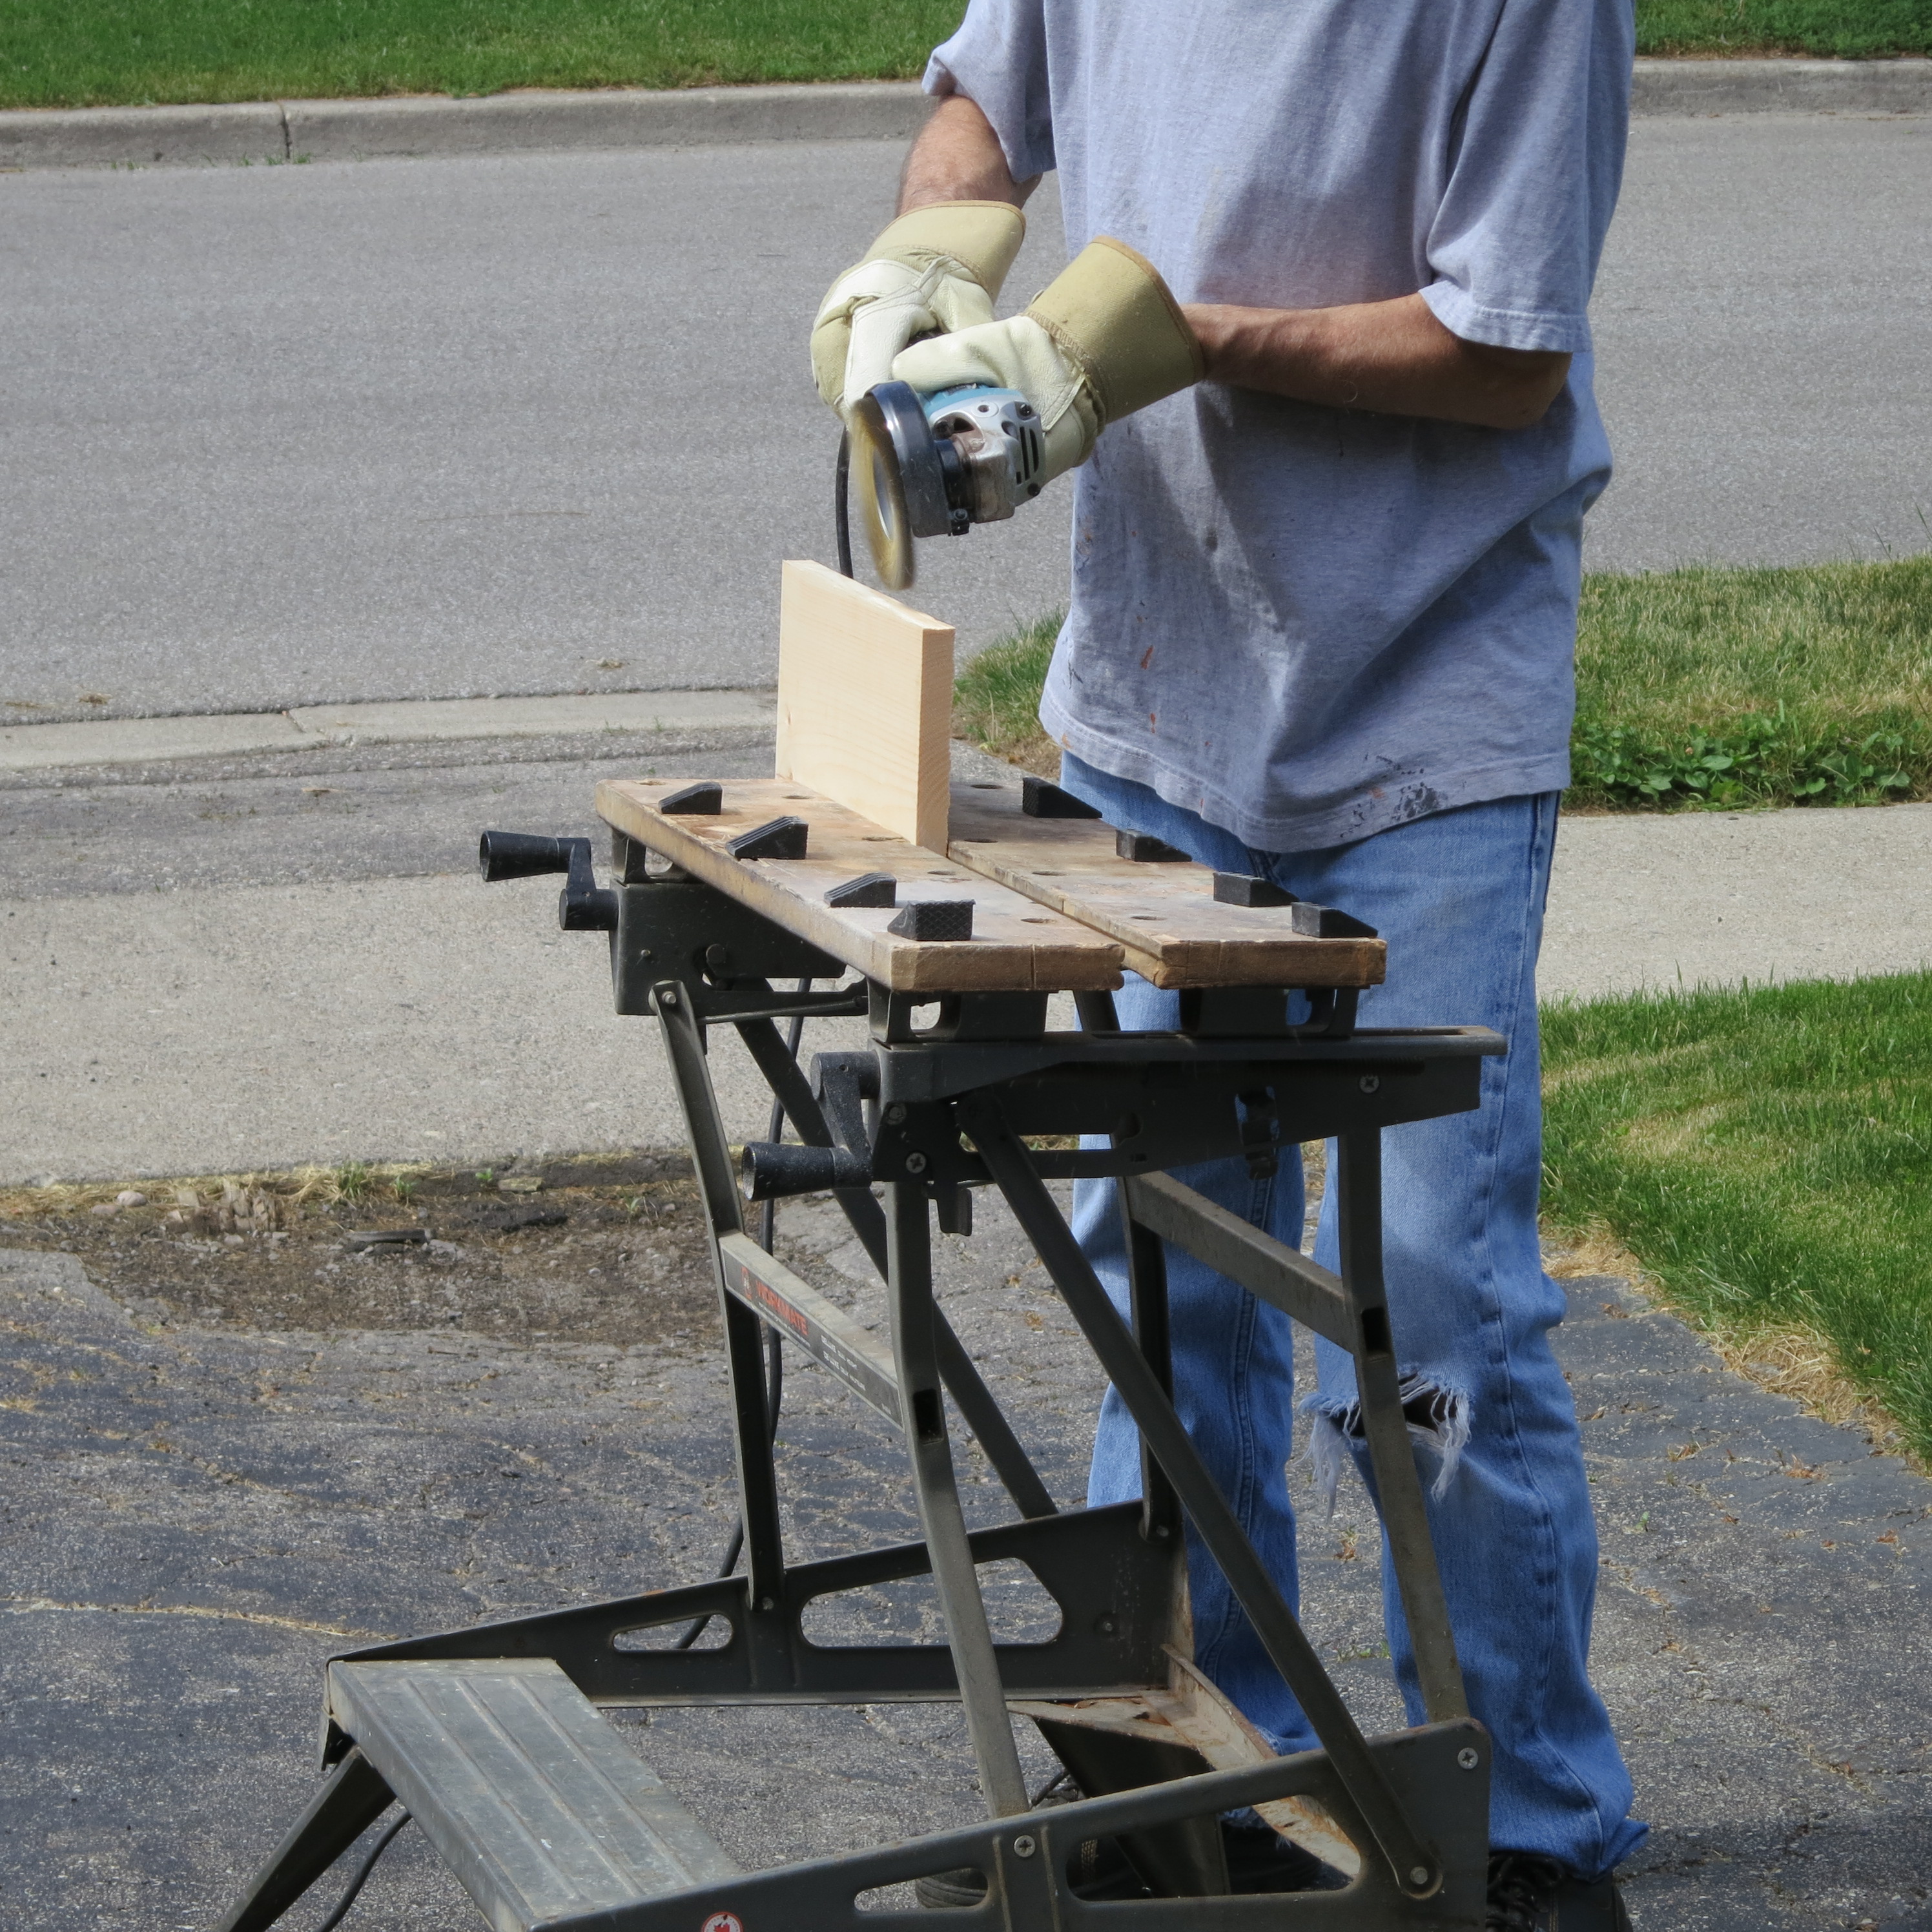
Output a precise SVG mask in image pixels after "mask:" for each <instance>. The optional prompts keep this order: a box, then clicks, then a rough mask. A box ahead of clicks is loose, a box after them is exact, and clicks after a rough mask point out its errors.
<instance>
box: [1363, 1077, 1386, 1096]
mask: <svg viewBox="0 0 1932 1932" xmlns="http://www.w3.org/2000/svg"><path fill="white" fill-rule="evenodd" d="M1381 1085H1382V1076H1381V1075H1380V1074H1379V1073H1364V1075H1363V1076H1362V1079H1361V1088H1362V1091H1363V1092H1364V1094H1373V1092H1375V1091H1376V1088H1379V1086H1381Z"/></svg>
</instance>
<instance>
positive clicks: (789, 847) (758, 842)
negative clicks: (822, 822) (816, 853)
mask: <svg viewBox="0 0 1932 1932" xmlns="http://www.w3.org/2000/svg"><path fill="white" fill-rule="evenodd" d="M806 829H807V828H806V826H805V820H803V819H802V818H793V817H784V818H774V819H772V820H769V821H768V822H767V823H765V824H763V825H758V826H753V827H752V829H751V830H750V831H749V832H739V835H737V837H736V838H727V840H726V841H724V849H725V850H726V851H727V852H728V853H730V855H731V856H732V857H733V858H734V859H802V858H803V857H804V856H805V832H806Z"/></svg>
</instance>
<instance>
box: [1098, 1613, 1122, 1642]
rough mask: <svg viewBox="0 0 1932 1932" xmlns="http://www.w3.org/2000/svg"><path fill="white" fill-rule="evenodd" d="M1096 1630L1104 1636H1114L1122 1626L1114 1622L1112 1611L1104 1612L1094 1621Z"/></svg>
mask: <svg viewBox="0 0 1932 1932" xmlns="http://www.w3.org/2000/svg"><path fill="white" fill-rule="evenodd" d="M1094 1628H1095V1630H1097V1631H1099V1632H1100V1634H1101V1636H1103V1637H1112V1635H1113V1634H1114V1633H1115V1631H1117V1630H1118V1628H1120V1626H1119V1625H1118V1624H1117V1623H1115V1621H1114V1617H1113V1613H1112V1611H1106V1612H1103V1613H1102V1614H1101V1615H1100V1616H1097V1617H1096V1618H1095V1619H1094Z"/></svg>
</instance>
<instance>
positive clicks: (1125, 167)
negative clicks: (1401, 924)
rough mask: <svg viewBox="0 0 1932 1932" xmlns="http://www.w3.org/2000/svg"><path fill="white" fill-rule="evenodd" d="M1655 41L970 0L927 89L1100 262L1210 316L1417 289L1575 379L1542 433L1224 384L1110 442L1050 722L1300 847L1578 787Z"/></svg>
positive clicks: (1288, 1) (1443, 21)
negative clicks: (1142, 271)
mask: <svg viewBox="0 0 1932 1932" xmlns="http://www.w3.org/2000/svg"><path fill="white" fill-rule="evenodd" d="M1633 37H1634V26H1633V22H1632V15H1631V0H1272V4H1271V0H1190V4H1188V5H1180V4H1177V0H971V5H970V6H969V7H968V10H967V13H966V17H965V21H964V22H963V23H962V25H961V27H960V28H959V32H958V33H956V34H955V35H954V36H953V38H952V39H951V40H948V41H947V43H945V45H944V46H941V48H939V49H938V51H937V52H935V54H934V55H933V56H932V65H930V67H929V68H928V69H927V71H926V87H927V89H928V90H929V92H934V93H939V94H946V93H952V92H959V93H961V94H964V95H968V97H970V98H971V99H972V100H973V101H975V102H977V104H978V105H979V106H980V108H981V109H982V110H983V111H984V113H986V116H987V118H989V120H990V121H991V122H992V125H993V127H994V128H995V130H996V131H997V132H998V135H999V137H1000V142H1001V145H1002V146H1003V147H1004V149H1005V150H1006V154H1007V161H1008V163H1009V164H1010V166H1011V167H1012V169H1013V173H1014V174H1015V175H1016V177H1018V178H1021V179H1025V178H1026V177H1027V176H1028V175H1034V174H1039V173H1042V172H1045V171H1046V170H1047V169H1054V168H1057V169H1058V171H1059V175H1060V191H1061V203H1062V205H1063V207H1064V210H1065V217H1066V223H1067V246H1068V248H1069V249H1070V250H1073V251H1077V250H1079V248H1082V247H1084V246H1085V245H1086V243H1087V242H1088V241H1089V240H1091V239H1092V237H1094V236H1096V235H1102V234H1106V235H1114V236H1118V237H1119V238H1120V239H1121V240H1123V241H1124V242H1130V243H1131V244H1132V245H1133V246H1134V247H1135V248H1138V249H1139V250H1140V251H1141V252H1142V254H1145V256H1147V257H1148V259H1149V260H1151V261H1152V262H1153V263H1154V265H1155V266H1157V268H1159V269H1160V271H1161V272H1162V273H1163V275H1165V276H1166V278H1167V281H1168V282H1169V286H1170V287H1172V289H1173V290H1174V292H1175V296H1177V297H1178V299H1180V300H1181V301H1183V302H1239V303H1248V304H1253V305H1259V306H1264V307H1270V308H1319V307H1327V306H1330V305H1334V304H1337V303H1343V302H1376V301H1381V300H1385V299H1390V298H1392V297H1395V296H1405V295H1411V294H1413V293H1415V292H1416V291H1418V290H1420V291H1421V293H1422V295H1423V296H1424V299H1425V300H1427V302H1428V303H1429V305H1430V308H1432V309H1433V311H1435V313H1436V315H1437V316H1438V317H1440V318H1441V320H1442V321H1443V322H1444V323H1445V324H1446V325H1447V326H1448V327H1449V328H1450V329H1452V330H1454V332H1455V333H1456V334H1457V335H1460V336H1463V337H1465V338H1467V339H1469V340H1470V341H1478V342H1487V343H1493V344H1497V345H1499V346H1500V347H1505V348H1514V349H1544V350H1568V351H1569V352H1571V354H1572V355H1574V356H1575V358H1576V360H1575V361H1574V363H1573V364H1572V365H1571V375H1570V381H1569V386H1568V389H1567V390H1566V391H1565V393H1564V394H1563V395H1562V396H1560V397H1559V398H1558V399H1557V401H1556V403H1555V404H1554V405H1553V407H1552V408H1551V409H1550V412H1549V413H1548V414H1547V416H1545V417H1544V419H1543V420H1542V422H1540V423H1538V424H1537V425H1535V427H1533V428H1529V429H1523V430H1511V431H1505V430H1493V429H1481V428H1473V427H1471V426H1469V425H1463V424H1457V423H1448V422H1427V421H1424V420H1422V419H1418V418H1413V417H1407V416H1375V415H1370V414H1367V413H1361V412H1355V411H1349V410H1336V409H1327V408H1322V407H1316V406H1315V405H1313V404H1304V403H1296V402H1290V401H1286V400H1285V399H1283V398H1280V397H1274V396H1267V395H1261V394H1259V392H1254V391H1251V390H1243V389H1229V388H1225V387H1223V386H1219V385H1217V384H1212V383H1203V384H1202V385H1200V386H1199V387H1197V388H1196V389H1192V390H1190V391H1187V392H1184V393H1183V394H1181V395H1178V396H1174V397H1171V398H1169V399H1168V400H1167V401H1166V402H1163V403H1159V404H1156V405H1155V406H1154V407H1152V408H1151V409H1148V410H1143V411H1142V413H1140V414H1139V415H1138V416H1132V417H1130V418H1128V419H1127V420H1126V421H1125V422H1121V423H1118V424H1115V425H1113V426H1112V427H1111V428H1109V429H1108V430H1107V431H1106V433H1105V434H1103V436H1102V437H1101V439H1100V444H1099V446H1098V447H1097V449H1096V450H1095V452H1094V456H1093V458H1092V459H1091V461H1089V462H1088V464H1087V465H1086V466H1085V468H1084V469H1081V470H1080V471H1079V472H1077V477H1076V488H1077V495H1076V501H1075V505H1074V536H1073V597H1072V602H1071V605H1070V614H1069V616H1068V617H1067V625H1066V628H1065V629H1064V631H1062V632H1061V638H1060V644H1059V648H1058V650H1057V651H1056V652H1055V657H1054V663H1053V670H1052V674H1051V676H1049V679H1048V682H1047V688H1046V698H1045V700H1044V702H1043V704H1042V706H1041V711H1040V715H1041V717H1042V718H1043V721H1044V722H1045V723H1046V727H1047V729H1048V730H1049V731H1051V732H1052V733H1053V735H1054V736H1055V737H1056V738H1058V739H1059V740H1060V741H1061V742H1062V743H1063V744H1064V745H1067V747H1068V748H1070V749H1071V750H1072V751H1074V752H1076V753H1077V754H1078V755H1079V757H1082V758H1084V759H1085V760H1087V762H1088V763H1090V764H1093V765H1097V766H1100V768H1101V769H1103V770H1106V771H1108V772H1113V773H1115V775H1118V776H1120V777H1123V778H1134V779H1138V780H1139V781H1142V783H1144V784H1149V785H1151V786H1152V787H1154V789H1155V790H1157V791H1158V792H1159V793H1160V794H1161V796H1163V798H1166V799H1169V801H1170V802H1173V803H1175V804H1178V805H1184V806H1186V807H1188V808H1190V809H1192V810H1193V811H1198V812H1199V813H1200V814H1202V816H1203V817H1206V818H1207V819H1208V820H1211V822H1212V823H1215V824H1217V825H1220V826H1226V828H1228V829H1229V830H1231V831H1232V832H1235V835H1237V836H1238V837H1239V838H1243V839H1244V840H1246V841H1247V842H1248V843H1249V844H1252V845H1256V846H1259V847H1262V848H1263V849H1265V850H1282V851H1292V850H1310V849H1314V848H1318V847H1323V846H1328V845H1336V844H1343V843H1345V842H1346V841H1349V840H1350V839H1354V838H1361V837H1364V836H1365V835H1367V834H1368V833H1370V832H1378V831H1381V830H1383V829H1386V828H1387V827H1388V826H1391V825H1397V824H1400V823H1403V822H1405V821H1406V820H1409V819H1412V818H1417V817H1421V816H1422V815H1424V814H1425V813H1428V812H1432V811H1443V810H1445V809H1447V808H1449V807H1451V806H1454V805H1466V804H1472V803H1474V802H1476V801H1478V800H1479V799H1489V798H1500V797H1506V796H1511V794H1514V793H1523V792H1537V791H1545V790H1551V789H1553V788H1554V787H1559V786H1561V785H1563V784H1566V783H1568V779H1569V730H1570V721H1571V712H1572V710H1573V708H1574V680H1573V667H1572V660H1573V656H1574V643H1575V634H1576V607H1577V589H1578V585H1579V581H1580V574H1581V535H1582V520H1583V512H1584V511H1585V510H1586V508H1588V507H1589V505H1590V504H1591V503H1592V502H1594V501H1595V499H1596V497H1597V496H1598V494H1599V493H1601V490H1602V489H1603V487H1604V484H1605V483H1606V482H1607V481H1608V480H1609V478H1610V448H1609V445H1608V443H1607V441H1606V440H1605V437H1604V430H1603V425H1602V423H1601V421H1600V419H1598V414H1597V408H1596V403H1595V398H1594V397H1593V396H1592V393H1591V359H1590V356H1589V348H1590V333H1589V322H1588V320H1587V319H1586V314H1585V310H1586V305H1587V304H1588V302H1589V293H1590V287H1591V284H1592V280H1593V278H1595V273H1596V267H1597V260H1598V255H1599V254H1600V253H1601V250H1602V247H1603V241H1604V231H1605V229H1607V227H1608V226H1609V224H1610V211H1611V209H1612V208H1613V206H1614V205H1615V204H1616V195H1617V188H1618V185H1619V178H1620V177H1621V175H1622V165H1623V152H1624V138H1625V123H1626V121H1627V118H1628V108H1629V90H1630V71H1631V50H1632V42H1633Z"/></svg>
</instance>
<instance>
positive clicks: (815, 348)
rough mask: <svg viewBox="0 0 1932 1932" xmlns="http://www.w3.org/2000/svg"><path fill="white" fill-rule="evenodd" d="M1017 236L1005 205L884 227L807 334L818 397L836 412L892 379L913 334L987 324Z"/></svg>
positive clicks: (1018, 219)
mask: <svg viewBox="0 0 1932 1932" xmlns="http://www.w3.org/2000/svg"><path fill="white" fill-rule="evenodd" d="M1025 237H1026V217H1025V215H1023V214H1021V212H1020V211H1019V209H1018V208H1015V207H1013V205H1011V204H1010V202H1004V201H941V202H934V203H932V205H931V206H929V207H926V208H914V209H913V211H912V212H911V213H910V214H902V215H901V216H900V217H899V218H898V220H896V221H895V222H893V223H892V225H891V226H889V227H888V228H887V229H886V230H885V231H884V233H883V234H881V235H880V236H879V238H878V239H877V241H876V242H874V243H873V244H872V245H871V248H870V249H869V250H868V251H867V253H866V256H865V260H863V261H862V262H861V263H859V264H858V265H857V266H856V267H855V268H850V269H847V270H846V271H845V272H844V274H843V275H841V276H840V277H839V278H838V280H837V281H835V282H834V283H833V284H832V287H831V289H830V290H829V293H827V294H826V298H825V299H824V301H823V302H822V303H820V305H819V310H818V319H817V321H815V322H814V323H813V324H812V328H811V373H812V374H813V376H814V377H815V378H816V379H817V383H818V393H819V394H820V395H821V396H823V398H825V400H826V401H827V402H828V403H829V404H831V406H832V407H833V408H834V409H835V410H838V411H839V412H840V413H841V414H842V413H844V410H845V409H846V407H847V405H848V404H851V403H855V402H856V401H858V400H859V398H860V397H861V396H862V395H864V394H865V392H866V391H867V390H868V389H871V388H872V387H873V386H874V384H876V383H883V382H884V381H885V380H886V379H887V378H888V377H889V376H890V375H891V374H892V359H893V357H894V356H896V355H898V353H899V351H900V350H901V349H903V348H904V347H905V346H906V344H907V343H909V342H910V341H912V339H913V338H914V337H915V336H918V335H929V334H930V333H931V332H932V331H934V330H935V329H970V328H971V327H972V326H974V324H976V323H985V322H990V321H992V319H993V303H994V301H995V298H996V297H997V296H998V294H999V293H1000V285H1001V283H1002V282H1004V281H1005V280H1006V278H1007V270H1008V269H1010V268H1011V267H1012V266H1013V257H1015V256H1016V255H1017V254H1019V248H1020V243H1021V242H1022V241H1023V240H1025Z"/></svg>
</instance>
